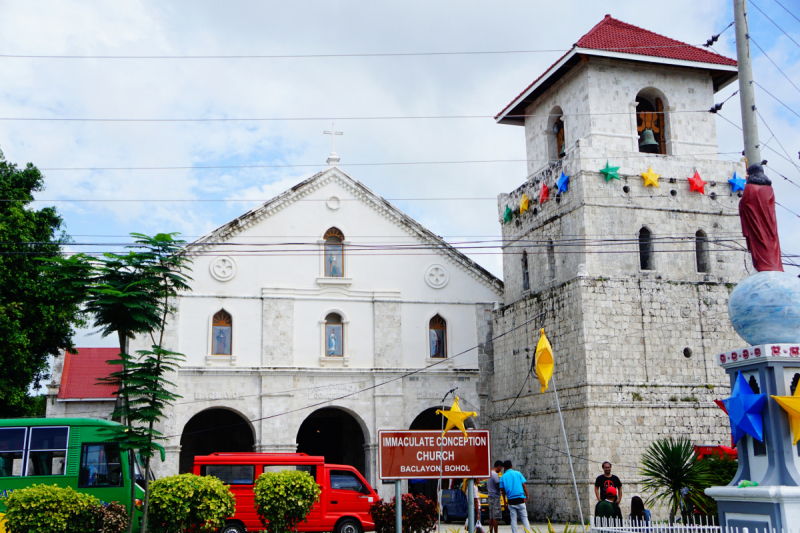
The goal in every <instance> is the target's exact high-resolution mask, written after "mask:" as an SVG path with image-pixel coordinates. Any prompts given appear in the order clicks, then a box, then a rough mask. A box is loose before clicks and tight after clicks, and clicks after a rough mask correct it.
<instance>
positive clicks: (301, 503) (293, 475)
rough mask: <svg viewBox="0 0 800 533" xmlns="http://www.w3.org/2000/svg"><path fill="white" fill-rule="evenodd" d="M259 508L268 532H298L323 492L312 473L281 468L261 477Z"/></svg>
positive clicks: (259, 477) (258, 511) (256, 486)
mask: <svg viewBox="0 0 800 533" xmlns="http://www.w3.org/2000/svg"><path fill="white" fill-rule="evenodd" d="M253 492H254V493H255V507H256V513H257V514H258V518H259V520H261V523H262V524H263V525H264V529H265V530H266V533H286V532H289V531H295V530H296V529H297V525H298V524H299V523H300V522H302V521H303V520H305V519H306V517H307V516H308V513H309V512H310V511H311V507H312V506H313V505H314V504H315V503H316V502H317V501H318V500H319V495H320V493H321V492H322V491H321V489H320V488H319V485H317V482H316V481H314V478H313V477H311V475H310V474H309V473H308V472H302V471H300V470H281V471H280V472H265V473H264V474H261V475H260V476H258V479H257V480H256V485H255V488H254V489H253Z"/></svg>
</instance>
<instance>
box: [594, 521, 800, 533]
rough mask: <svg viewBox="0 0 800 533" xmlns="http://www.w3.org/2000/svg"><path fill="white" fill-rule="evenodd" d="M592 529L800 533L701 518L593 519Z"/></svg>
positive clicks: (599, 531)
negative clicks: (681, 520)
mask: <svg viewBox="0 0 800 533" xmlns="http://www.w3.org/2000/svg"><path fill="white" fill-rule="evenodd" d="M591 524H592V527H591V529H589V531H592V532H597V533H800V529H794V528H791V529H777V528H746V527H745V528H738V527H727V526H725V527H721V526H718V525H716V524H714V523H713V521H707V520H706V519H703V518H700V519H695V520H692V521H691V522H690V523H681V522H680V521H679V522H677V523H675V524H674V525H669V520H667V519H662V518H651V519H650V523H649V524H645V523H643V522H641V521H636V520H630V519H625V520H622V521H619V520H614V519H606V518H595V517H591Z"/></svg>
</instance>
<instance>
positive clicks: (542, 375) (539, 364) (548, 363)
mask: <svg viewBox="0 0 800 533" xmlns="http://www.w3.org/2000/svg"><path fill="white" fill-rule="evenodd" d="M535 365H536V377H538V378H539V383H541V384H542V390H541V392H544V391H546V390H547V387H548V386H549V384H550V378H552V377H553V367H554V366H555V363H554V362H553V347H552V346H550V341H549V340H547V335H545V334H544V328H542V336H541V337H539V344H537V345H536V359H535Z"/></svg>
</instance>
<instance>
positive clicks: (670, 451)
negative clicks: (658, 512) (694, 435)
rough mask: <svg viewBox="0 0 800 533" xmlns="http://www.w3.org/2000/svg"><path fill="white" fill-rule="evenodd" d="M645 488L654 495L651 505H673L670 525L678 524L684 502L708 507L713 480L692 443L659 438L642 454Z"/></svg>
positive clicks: (641, 471) (670, 506)
mask: <svg viewBox="0 0 800 533" xmlns="http://www.w3.org/2000/svg"><path fill="white" fill-rule="evenodd" d="M639 473H640V475H641V476H642V477H643V478H644V479H643V480H642V489H643V490H644V491H646V492H649V493H651V496H650V497H649V498H648V500H647V503H648V505H650V504H653V503H659V502H666V503H667V505H668V506H669V523H670V525H671V524H674V523H675V515H676V514H677V513H678V511H679V510H680V505H681V501H682V500H683V501H687V503H689V502H691V503H693V504H695V505H697V506H698V507H700V508H704V507H705V506H706V503H707V501H708V500H707V497H706V496H705V493H704V492H703V490H704V489H705V488H706V487H709V486H711V484H712V482H713V480H712V479H711V473H710V472H709V469H708V464H707V463H706V462H705V461H698V460H697V456H696V455H695V453H694V446H693V445H692V442H691V441H690V440H689V439H687V438H685V437H679V438H677V439H673V438H672V437H668V438H666V439H659V440H657V441H655V442H653V443H652V444H651V445H650V446H648V448H647V450H646V451H645V453H644V454H643V455H642V466H641V468H640V469H639Z"/></svg>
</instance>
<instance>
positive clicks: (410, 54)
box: [0, 44, 700, 59]
mask: <svg viewBox="0 0 800 533" xmlns="http://www.w3.org/2000/svg"><path fill="white" fill-rule="evenodd" d="M698 46H700V45H692V44H673V45H661V46H617V47H613V48H593V50H606V51H620V50H638V49H641V48H646V49H653V48H696V47H698ZM570 50H572V48H569V49H558V48H552V49H541V50H497V51H477V52H389V53H357V54H285V55H194V56H193V55H184V56H168V55H163V56H157V55H130V56H125V55H39V54H0V58H15V59H313V58H323V59H327V58H339V57H417V56H464V55H502V54H542V53H564V52H569V51H570Z"/></svg>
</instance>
